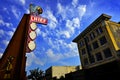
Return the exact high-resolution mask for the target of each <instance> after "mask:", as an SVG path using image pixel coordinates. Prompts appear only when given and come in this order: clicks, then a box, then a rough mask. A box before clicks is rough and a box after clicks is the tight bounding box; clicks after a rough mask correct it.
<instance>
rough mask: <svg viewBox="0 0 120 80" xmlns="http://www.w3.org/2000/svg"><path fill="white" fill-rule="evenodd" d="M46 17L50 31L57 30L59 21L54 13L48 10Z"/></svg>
mask: <svg viewBox="0 0 120 80" xmlns="http://www.w3.org/2000/svg"><path fill="white" fill-rule="evenodd" d="M46 16H47V18H48V20H49V21H48V26H49V28H50V29H55V28H56V27H57V24H58V21H57V19H56V17H55V16H54V15H53V12H52V11H51V10H50V9H47V11H46Z"/></svg>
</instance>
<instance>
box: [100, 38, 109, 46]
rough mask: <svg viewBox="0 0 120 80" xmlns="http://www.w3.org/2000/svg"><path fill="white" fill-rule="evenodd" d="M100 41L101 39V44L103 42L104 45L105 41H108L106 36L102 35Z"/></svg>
mask: <svg viewBox="0 0 120 80" xmlns="http://www.w3.org/2000/svg"><path fill="white" fill-rule="evenodd" d="M99 41H100V44H101V45H104V44H105V43H107V40H106V38H105V36H103V37H101V38H100V39H99Z"/></svg>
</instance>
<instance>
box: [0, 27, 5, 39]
mask: <svg viewBox="0 0 120 80" xmlns="http://www.w3.org/2000/svg"><path fill="white" fill-rule="evenodd" d="M4 33H5V32H4V31H3V30H2V29H0V37H2V35H4Z"/></svg>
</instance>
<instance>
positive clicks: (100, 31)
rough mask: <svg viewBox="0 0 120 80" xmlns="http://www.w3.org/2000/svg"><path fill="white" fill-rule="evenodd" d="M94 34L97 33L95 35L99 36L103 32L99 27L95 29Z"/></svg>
mask: <svg viewBox="0 0 120 80" xmlns="http://www.w3.org/2000/svg"><path fill="white" fill-rule="evenodd" d="M96 32H97V34H98V35H99V34H101V33H102V32H103V30H102V28H101V27H99V28H98V29H96Z"/></svg>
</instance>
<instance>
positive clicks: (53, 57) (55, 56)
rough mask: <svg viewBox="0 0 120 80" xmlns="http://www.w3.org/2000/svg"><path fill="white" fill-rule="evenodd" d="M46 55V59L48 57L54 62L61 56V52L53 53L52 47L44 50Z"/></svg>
mask: <svg viewBox="0 0 120 80" xmlns="http://www.w3.org/2000/svg"><path fill="white" fill-rule="evenodd" d="M46 55H47V57H48V59H50V61H51V62H56V61H59V60H60V59H62V58H63V55H62V54H60V53H54V52H53V51H52V49H48V50H47V52H46Z"/></svg>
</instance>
